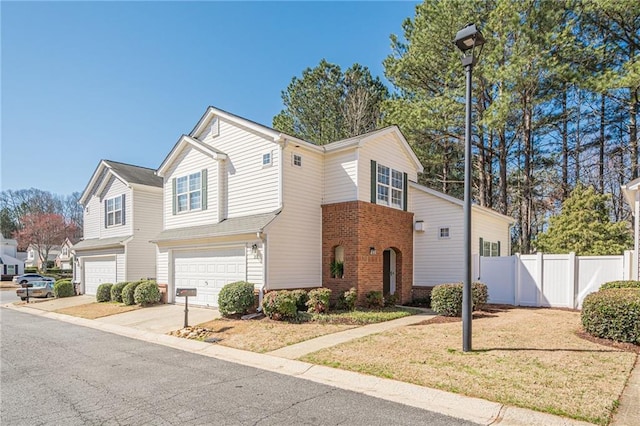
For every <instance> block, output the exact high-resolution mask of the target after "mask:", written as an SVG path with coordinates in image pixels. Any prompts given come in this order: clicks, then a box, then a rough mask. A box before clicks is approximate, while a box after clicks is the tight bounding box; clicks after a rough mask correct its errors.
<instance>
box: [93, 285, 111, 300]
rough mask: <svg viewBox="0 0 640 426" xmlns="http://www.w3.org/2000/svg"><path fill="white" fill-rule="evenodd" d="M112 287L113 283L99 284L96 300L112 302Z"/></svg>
mask: <svg viewBox="0 0 640 426" xmlns="http://www.w3.org/2000/svg"><path fill="white" fill-rule="evenodd" d="M111 287H113V283H102V284H100V285H99V286H98V291H97V292H96V300H97V301H98V302H110V301H111Z"/></svg>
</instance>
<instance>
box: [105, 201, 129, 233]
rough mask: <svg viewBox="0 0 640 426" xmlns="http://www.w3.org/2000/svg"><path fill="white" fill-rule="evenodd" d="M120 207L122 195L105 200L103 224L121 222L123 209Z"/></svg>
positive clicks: (118, 223)
mask: <svg viewBox="0 0 640 426" xmlns="http://www.w3.org/2000/svg"><path fill="white" fill-rule="evenodd" d="M122 207H123V202H122V195H118V196H117V197H113V198H109V199H107V200H106V201H105V214H106V217H105V224H106V226H107V227H110V226H117V225H122V224H123V218H124V211H123V208H122Z"/></svg>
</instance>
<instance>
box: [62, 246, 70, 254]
mask: <svg viewBox="0 0 640 426" xmlns="http://www.w3.org/2000/svg"><path fill="white" fill-rule="evenodd" d="M62 255H63V256H69V247H62Z"/></svg>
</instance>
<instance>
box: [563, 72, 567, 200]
mask: <svg viewBox="0 0 640 426" xmlns="http://www.w3.org/2000/svg"><path fill="white" fill-rule="evenodd" d="M567 90H568V89H567V86H566V85H565V86H564V91H563V93H562V201H564V200H566V199H567V198H569V117H568V116H567Z"/></svg>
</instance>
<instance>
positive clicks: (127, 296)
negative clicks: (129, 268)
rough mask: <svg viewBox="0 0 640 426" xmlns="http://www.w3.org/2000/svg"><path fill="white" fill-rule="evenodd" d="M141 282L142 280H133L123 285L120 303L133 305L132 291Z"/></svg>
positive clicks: (134, 302)
mask: <svg viewBox="0 0 640 426" xmlns="http://www.w3.org/2000/svg"><path fill="white" fill-rule="evenodd" d="M143 282H144V281H134V282H130V283H128V284H127V285H125V286H124V288H123V289H122V303H124V304H125V305H135V304H136V301H135V298H134V293H135V291H136V287H138V286H139V285H140V284H142V283H143Z"/></svg>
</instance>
